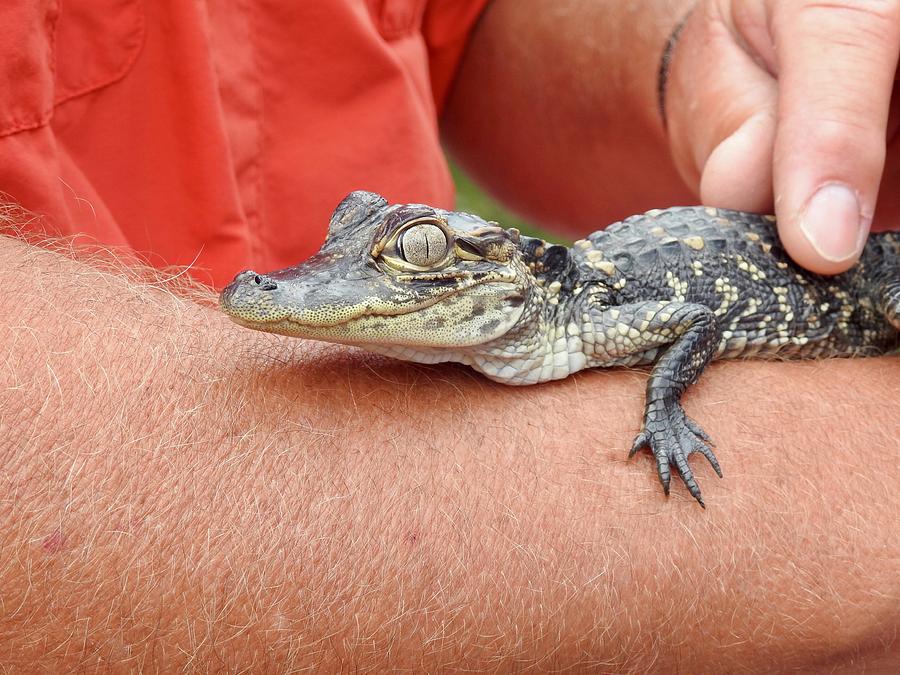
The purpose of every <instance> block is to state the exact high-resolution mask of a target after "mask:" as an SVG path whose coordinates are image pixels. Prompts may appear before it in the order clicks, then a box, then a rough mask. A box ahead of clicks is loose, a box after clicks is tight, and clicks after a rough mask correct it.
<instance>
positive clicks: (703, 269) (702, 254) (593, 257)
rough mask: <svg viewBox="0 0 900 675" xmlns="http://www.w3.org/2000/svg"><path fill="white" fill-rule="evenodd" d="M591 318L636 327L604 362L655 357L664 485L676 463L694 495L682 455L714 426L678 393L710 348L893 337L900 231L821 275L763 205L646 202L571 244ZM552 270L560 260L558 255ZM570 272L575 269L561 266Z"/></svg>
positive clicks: (874, 349) (790, 350) (790, 352)
mask: <svg viewBox="0 0 900 675" xmlns="http://www.w3.org/2000/svg"><path fill="white" fill-rule="evenodd" d="M570 262H571V264H572V265H573V266H574V268H575V269H576V270H577V279H578V280H577V284H578V285H580V286H582V287H583V292H585V293H586V294H587V295H589V297H590V307H591V320H592V322H593V325H594V327H595V330H600V331H613V332H608V333H607V334H609V335H613V334H614V330H615V329H616V328H618V329H620V330H622V331H624V329H623V323H624V325H625V326H628V327H630V328H633V329H634V330H632V331H629V336H630V337H629V338H627V339H626V340H625V344H624V345H623V344H621V343H617V344H616V345H615V349H613V350H611V351H610V350H609V349H608V348H607V347H606V346H604V349H607V351H608V352H609V356H610V358H609V359H608V360H607V362H606V363H604V364H602V365H641V364H651V363H655V366H654V368H653V371H652V373H651V376H650V379H649V381H648V385H647V404H646V410H645V416H644V425H643V428H642V430H641V433H640V434H639V435H638V437H637V439H636V440H635V443H634V446H633V448H632V454H633V453H634V452H635V451H637V450H638V449H640V448H641V447H645V446H649V447H650V448H651V449H652V451H653V453H654V454H655V456H656V458H657V464H658V470H659V475H660V479H661V481H662V483H663V486H664V487H665V489H666V492H668V489H669V480H670V466H671V465H674V466H675V467H676V469H677V470H678V472H679V473H680V474H681V476H682V478H683V479H684V481H685V483H686V484H687V486H688V488H689V490H690V492H691V494H692V495H693V496H694V497H695V498H696V499H697V500H698V501H699V502H700V503H701V504H703V501H702V499H701V497H700V490H699V488H698V487H697V484H696V481H695V480H694V477H693V474H692V472H691V469H690V467H689V465H688V463H687V457H688V455H690V454H691V453H693V452H700V453H702V454H704V455H705V456H706V457H707V458H708V459H709V460H710V462H711V463H712V464H713V467H714V468H715V469H716V472H717V473H719V466H718V462H717V461H716V459H715V457H714V455H713V454H712V452H711V450H710V449H709V438H708V437H707V436H706V434H705V433H703V431H702V430H701V429H700V428H699V427H698V426H697V425H696V423H694V422H693V421H692V420H690V419H689V418H687V417H686V416H685V414H684V411H683V410H682V408H681V405H680V403H679V399H680V397H681V394H682V393H683V392H684V391H685V389H687V387H688V386H690V385H691V384H693V383H694V382H695V381H696V380H697V379H698V377H699V376H700V374H701V372H702V371H703V368H704V367H705V366H706V364H707V363H708V362H709V361H710V360H712V359H714V358H733V357H741V356H750V355H753V356H758V355H766V354H771V355H778V356H785V357H794V358H811V357H816V356H854V355H869V354H879V353H884V352H887V351H890V350H892V349H896V348H897V347H898V346H900V333H898V330H900V237H898V236H897V234H895V233H884V234H876V235H873V236H872V237H871V238H870V241H869V243H868V245H867V247H866V249H865V252H864V253H863V256H862V258H861V260H860V261H859V263H858V264H857V265H856V266H855V267H854V268H853V269H851V270H850V271H849V272H846V273H844V274H841V275H838V276H833V277H824V276H820V275H816V274H813V273H810V272H808V271H806V270H803V269H801V268H799V267H798V266H796V265H795V264H794V263H793V262H792V261H791V260H790V258H789V257H788V255H787V253H786V252H785V251H784V249H783V248H782V247H781V245H780V244H779V242H778V239H777V236H776V233H775V227H774V220H773V219H772V218H769V217H764V216H757V215H753V214H747V213H740V212H735V211H726V210H721V209H719V210H717V209H711V208H704V207H685V208H674V209H666V210H663V211H656V212H650V213H648V214H645V215H641V216H634V217H632V218H628V219H626V220H625V221H622V222H620V223H616V224H614V225H612V226H610V227H609V228H607V229H606V230H604V231H600V232H596V233H594V234H592V235H590V237H589V238H588V239H587V240H584V241H581V242H577V243H576V244H575V246H573V248H572V249H571V260H570ZM557 269H558V271H561V272H562V271H563V270H565V267H564V266H561V265H557ZM565 276H570V273H569V272H566V274H565Z"/></svg>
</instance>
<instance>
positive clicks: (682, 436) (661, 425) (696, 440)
mask: <svg viewBox="0 0 900 675" xmlns="http://www.w3.org/2000/svg"><path fill="white" fill-rule="evenodd" d="M711 443H712V441H711V439H710V437H709V435H707V433H706V432H705V431H703V429H701V428H700V427H699V426H698V425H697V423H696V422H694V421H693V420H692V419H691V418H689V417H688V416H687V415H685V413H684V409H683V408H682V407H681V405H680V404H679V403H677V402H675V403H669V404H665V403H651V404H648V406H647V411H646V413H645V415H644V427H643V429H641V432H640V433H639V434H638V435H637V438H635V439H634V443H633V444H632V446H631V450H630V451H629V453H628V456H629V457H632V456H634V454H635V453H636V452H637V451H638V450H640V449H641V448H643V447H649V448H650V450H651V451H652V452H653V455H654V456H655V457H656V470H657V473H658V474H659V482H660V483H662V486H663V491H664V492H665V493H666V495H668V494H669V484H670V482H671V479H672V470H671V467H672V466H673V465H674V466H675V470H676V471H677V472H678V475H679V476H681V479H682V480H683V481H684V484H685V485H686V486H687V489H688V491H689V492H690V493H691V496H693V498H694V499H696V500H697V501H698V502H699V503H700V506H702V507H703V508H706V504H704V503H703V497H702V496H701V494H700V486H699V485H697V481H696V479H695V478H694V472H693V471H692V470H691V467H690V465H689V464H688V457H689V456H690V455H692V454H693V453H695V452H697V453H700V454H701V455H703V456H704V457H706V459H707V460H709V463H710V464H711V465H712V468H713V470H714V471H715V472H716V474H718V476H719V477H720V478H721V477H722V468H721V467H720V466H719V460H717V459H716V456H715V454H714V453H713V451H712V449H711V448H710V444H711Z"/></svg>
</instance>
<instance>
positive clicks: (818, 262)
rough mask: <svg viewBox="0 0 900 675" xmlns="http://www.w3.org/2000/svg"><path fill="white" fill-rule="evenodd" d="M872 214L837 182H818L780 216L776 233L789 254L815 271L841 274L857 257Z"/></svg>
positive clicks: (847, 187)
mask: <svg viewBox="0 0 900 675" xmlns="http://www.w3.org/2000/svg"><path fill="white" fill-rule="evenodd" d="M870 226H871V218H870V217H867V216H865V215H864V213H863V211H862V209H861V208H860V199H859V194H858V192H857V191H856V190H854V189H853V188H851V187H849V186H847V185H845V184H843V183H837V182H831V183H826V184H824V185H821V186H819V187H818V188H817V189H816V190H815V191H814V192H813V194H812V196H811V197H809V199H807V200H806V202H805V203H804V204H803V206H801V208H800V209H799V210H798V211H797V212H796V213H794V214H786V215H785V216H783V217H779V220H778V233H779V236H780V237H781V240H782V242H783V244H784V246H785V248H786V249H787V251H788V253H789V254H790V256H791V258H793V260H794V261H795V262H796V263H797V264H798V265H800V266H802V267H805V268H806V269H808V270H810V271H812V272H816V273H818V274H829V275H830V274H840V273H841V272H845V271H847V270H848V269H849V268H850V267H852V266H853V264H854V263H855V262H856V261H857V260H858V259H859V256H860V254H861V253H862V249H863V247H864V246H865V243H866V238H867V237H868V234H869V228H870Z"/></svg>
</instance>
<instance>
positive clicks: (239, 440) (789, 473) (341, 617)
mask: <svg viewBox="0 0 900 675" xmlns="http://www.w3.org/2000/svg"><path fill="white" fill-rule="evenodd" d="M0 280H2V287H3V288H5V289H7V292H5V293H3V294H2V295H0V322H2V323H0V341H2V344H3V353H4V355H5V357H4V361H3V362H2V364H0V397H2V399H0V411H2V415H0V424H2V425H3V432H2V434H0V439H2V440H0V461H2V463H3V467H4V468H3V471H2V473H0V477H2V480H3V482H4V487H3V489H2V493H0V494H2V496H0V606H2V608H3V611H2V613H0V661H2V662H4V663H6V664H13V665H20V664H21V665H22V666H23V667H24V665H29V666H30V667H34V666H35V665H37V666H38V667H40V666H42V665H43V666H45V667H46V668H48V669H62V668H73V667H76V666H79V665H80V666H82V667H90V666H95V665H111V666H113V667H116V666H119V667H121V666H124V667H142V666H143V667H147V666H148V665H156V666H161V667H164V668H165V669H171V668H177V667H184V666H185V665H189V664H193V665H198V664H199V665H201V666H205V665H206V664H210V663H211V664H213V665H214V666H217V667H227V668H229V669H233V670H238V669H240V668H242V667H251V666H255V667H256V668H257V669H264V668H266V667H269V668H276V667H278V668H281V669H286V668H287V667H288V666H290V665H294V666H297V667H301V666H310V665H318V666H319V667H320V668H322V669H325V670H333V669H335V667H336V664H337V663H338V661H341V662H343V664H344V665H345V666H348V667H350V666H355V667H358V668H359V669H361V670H362V669H365V668H378V667H383V666H386V665H388V664H390V665H391V666H394V667H408V668H411V669H421V670H436V669H438V668H440V667H452V666H463V665H465V666H467V667H470V668H479V667H480V668H494V669H505V668H512V667H514V666H518V667H524V666H527V665H530V664H533V663H539V664H541V665H542V666H548V667H549V666H557V667H564V666H567V665H568V666H571V665H573V664H576V663H578V664H582V665H583V666H587V665H591V666H593V667H595V668H607V669H610V670H612V669H615V668H619V669H624V668H629V667H630V668H632V669H635V670H644V669H648V668H651V667H652V665H653V664H663V663H664V664H668V665H671V664H672V663H677V664H679V666H680V667H682V668H683V669H684V670H698V671H702V670H704V669H706V670H711V669H715V668H718V669H721V668H723V667H725V666H733V667H734V668H738V667H742V668H746V669H748V670H752V669H754V668H756V669H762V668H765V666H766V665H769V666H772V665H776V664H777V665H778V666H779V667H783V668H786V667H791V666H794V665H796V666H798V667H799V666H802V665H806V666H809V665H810V664H812V665H815V664H817V663H829V664H833V663H835V662H837V663H844V664H856V665H859V664H861V663H864V662H865V661H864V660H863V659H865V658H869V659H882V660H884V659H891V658H893V659H895V660H896V658H897V653H896V650H897V648H898V644H897V643H896V638H895V637H893V636H894V635H895V633H896V630H897V627H898V624H900V616H898V613H897V606H898V602H897V600H898V595H900V587H898V581H897V574H896V561H897V559H898V556H900V543H898V542H900V537H898V536H897V525H896V518H895V514H896V513H897V512H898V507H900V502H898V500H900V497H898V493H897V491H896V489H895V486H896V485H897V484H898V480H900V474H898V471H900V468H898V464H897V462H894V461H891V454H890V453H892V452H893V451H894V450H893V446H894V444H895V443H896V438H897V437H898V436H900V427H898V422H897V420H900V414H898V413H900V409H898V397H897V390H896V388H897V385H896V383H897V382H898V381H900V380H898V375H900V361H898V360H897V359H896V358H881V359H869V360H865V359H864V360H856V361H826V362H807V363H757V362H745V363H727V364H721V365H719V364H717V365H714V366H713V367H711V368H710V369H709V371H708V372H707V373H706V374H705V375H704V377H703V379H702V380H701V382H700V384H699V385H698V386H697V387H695V388H694V389H693V390H692V391H691V393H690V394H689V395H688V397H687V398H686V401H685V405H686V408H687V409H688V412H689V413H691V414H692V415H693V416H694V417H696V418H697V419H698V420H700V421H701V422H702V423H703V425H704V427H705V428H706V429H707V431H709V432H710V434H711V435H712V436H713V437H714V438H715V439H716V440H717V442H718V445H719V457H720V459H721V461H722V464H723V468H724V471H725V479H724V480H722V481H719V480H718V479H716V478H715V477H714V476H713V474H712V471H711V469H710V468H709V467H708V466H705V465H703V463H701V462H695V468H696V469H697V472H698V474H699V475H700V477H701V479H702V480H703V481H704V490H705V493H706V494H707V497H708V499H707V501H708V505H709V508H708V509H707V511H702V510H701V509H699V508H697V507H696V505H695V504H694V503H693V500H692V499H691V498H690V497H689V495H688V494H687V493H686V491H684V490H681V489H678V490H674V491H673V495H672V496H671V497H670V498H669V499H668V500H666V499H665V498H664V497H663V496H662V494H661V491H660V489H659V485H658V483H657V481H656V478H655V474H654V467H653V465H652V462H651V461H650V460H649V459H648V458H646V457H643V458H641V457H638V458H635V459H634V460H632V461H630V462H629V461H626V460H625V452H626V450H627V447H628V444H629V442H630V440H631V438H632V437H633V435H634V433H635V431H636V429H637V427H638V426H639V424H640V414H641V402H642V398H643V389H644V382H645V378H646V375H645V374H644V373H642V372H625V371H605V372H596V371H595V372H589V373H585V374H583V375H578V376H575V377H574V378H570V379H568V380H565V381H563V382H560V383H554V384H549V385H543V386H538V387H531V388H517V389H514V388H509V387H503V386H501V385H495V384H492V383H490V382H487V381H485V380H484V379H482V378H480V377H477V376H475V375H473V374H472V373H471V372H470V371H467V370H465V369H463V368H456V367H453V366H440V367H430V368H426V367H418V366H410V365H405V364H400V363H398V362H396V361H391V360H387V359H383V358H379V357H374V356H369V355H365V354H363V353H361V352H358V351H354V350H349V349H345V348H341V347H328V346H322V345H316V344H313V343H307V342H302V341H298V340H290V339H279V338H276V337H273V336H268V335H262V334H256V333H251V332H249V331H244V330H242V329H240V328H237V327H236V326H233V325H232V324H231V323H230V322H228V321H227V320H226V319H225V318H224V317H222V316H220V315H219V314H218V313H217V312H215V311H214V310H211V309H206V308H202V307H200V306H198V305H196V304H194V303H193V302H190V301H188V300H185V299H183V298H180V297H177V296H174V295H172V294H170V293H168V292H166V291H165V290H164V289H161V288H159V286H160V284H157V286H156V287H154V286H148V285H145V284H138V283H134V282H132V281H128V280H127V279H125V278H124V277H122V276H120V275H116V274H109V273H105V272H101V271H99V270H97V269H96V268H95V267H92V266H88V265H85V264H83V263H79V262H73V261H71V260H68V259H66V258H63V257H61V256H58V255H57V254H53V253H49V252H46V251H42V250H40V249H36V248H33V247H29V246H27V245H25V244H23V243H21V242H18V241H15V240H12V239H7V238H4V239H0ZM163 286H164V285H163ZM736 379H740V381H741V383H742V386H741V387H740V391H736V389H735V387H734V386H733V384H734V381H735V380H736ZM859 382H866V386H865V388H864V389H862V388H860V387H859ZM785 401H789V402H790V403H789V405H788V404H786V403H785ZM786 411H790V412H789V413H788V412H786ZM848 412H849V413H851V414H849V415H848V414H847V413H848ZM523 413H527V414H523ZM848 419H849V420H850V421H849V422H848V421H847V420H848ZM883 662H889V661H883ZM657 667H659V666H657Z"/></svg>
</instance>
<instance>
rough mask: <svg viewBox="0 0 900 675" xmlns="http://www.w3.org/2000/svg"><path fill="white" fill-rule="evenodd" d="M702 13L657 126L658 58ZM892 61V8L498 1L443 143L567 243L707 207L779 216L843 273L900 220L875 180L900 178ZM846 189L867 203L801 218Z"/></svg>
mask: <svg viewBox="0 0 900 675" xmlns="http://www.w3.org/2000/svg"><path fill="white" fill-rule="evenodd" d="M692 7H696V8H695V9H694V11H693V12H691V13H690V18H689V19H688V20H687V22H686V23H685V25H684V29H683V30H682V31H681V34H680V38H679V40H678V42H677V45H676V47H675V49H674V52H673V59H672V61H671V64H670V68H669V70H668V75H669V77H668V83H669V85H668V87H667V93H666V105H665V108H666V117H667V120H668V127H667V128H664V126H663V120H662V117H661V116H660V114H659V110H658V97H657V94H658V92H657V82H658V71H659V63H660V56H661V54H662V51H663V45H664V44H665V43H666V39H667V37H668V36H669V35H670V34H671V33H672V31H673V29H674V27H675V26H676V25H677V24H678V23H679V22H680V21H682V20H683V19H684V17H685V16H686V15H688V12H689V10H690V9H691V8H692ZM898 50H900V3H898V2H896V0H883V1H881V0H880V1H878V2H864V3H863V2H852V1H849V0H848V1H847V2H835V3H828V4H827V6H825V5H822V3H813V2H809V3H805V2H796V3H793V2H792V3H774V2H767V1H766V0H701V1H700V2H679V1H677V0H676V1H672V2H659V3H621V2H597V3H585V2H576V1H572V2H565V3H559V4H558V5H557V6H556V9H555V10H554V11H553V12H549V11H547V8H546V5H543V4H542V3H533V2H512V1H509V0H495V2H494V3H492V5H491V6H490V8H489V9H488V10H487V12H486V13H485V16H484V17H483V20H482V22H481V24H480V26H479V28H478V30H477V31H476V32H475V34H474V36H473V38H472V42H471V45H470V49H469V53H468V56H467V58H466V60H465V62H464V63H463V66H462V68H461V69H460V74H459V76H458V78H457V83H456V89H455V92H454V95H453V96H452V97H451V99H450V104H449V106H448V109H447V114H446V116H445V130H446V136H447V139H448V141H449V143H450V145H451V147H452V149H453V150H454V152H455V154H456V155H457V156H458V157H459V158H460V159H461V160H462V161H463V163H464V164H465V166H466V167H467V168H468V169H469V170H470V171H472V173H474V174H475V175H476V176H477V177H478V178H479V179H480V180H481V181H482V182H484V183H485V184H487V185H488V186H489V187H491V188H492V189H493V190H494V191H495V192H497V194H499V195H500V196H501V197H503V198H504V199H505V200H507V201H508V202H510V203H511V204H514V205H516V206H518V207H519V209H520V210H523V211H524V212H526V213H528V214H529V215H531V216H533V217H535V218H537V219H538V220H540V221H542V222H545V223H548V224H551V225H556V226H558V227H561V228H563V229H565V228H568V231H569V232H572V233H578V234H584V233H586V232H589V231H592V230H594V229H596V227H597V225H598V223H603V222H609V221H611V220H615V219H618V218H620V217H622V216H624V215H627V214H629V213H633V212H640V211H642V210H646V209H648V208H651V207H652V208H656V207H660V206H668V205H672V204H675V203H689V202H693V201H697V200H698V199H702V201H703V202H704V203H707V204H712V205H715V206H724V207H729V208H737V209H742V210H750V211H762V212H770V211H772V210H773V209H774V212H775V213H776V215H778V219H779V231H780V235H781V237H782V240H783V241H784V243H785V245H786V247H787V248H788V250H789V252H790V253H791V255H792V256H793V257H794V259H795V260H797V261H798V262H799V263H801V264H803V265H804V266H806V267H808V268H809V269H812V270H814V271H819V272H825V273H834V272H838V271H842V270H844V269H846V268H847V267H849V265H851V264H852V263H853V262H854V261H855V259H856V257H857V255H858V252H859V249H860V248H861V246H862V243H863V242H864V234H865V232H867V231H868V227H869V223H870V221H871V220H872V217H873V215H874V217H875V221H874V226H875V228H876V229H885V228H896V227H897V226H898V225H897V223H898V221H900V206H898V204H897V203H896V202H897V200H896V197H895V193H896V190H893V189H886V190H883V191H882V197H881V200H880V201H879V207H878V211H877V213H875V200H876V196H877V195H878V186H879V181H881V182H882V184H884V185H889V186H893V185H894V184H896V180H897V171H898V168H897V167H898V151H897V136H898V134H897V131H898V125H897V119H898V118H897V116H896V115H892V116H890V117H889V115H888V112H889V109H888V105H889V102H890V100H891V95H892V89H893V84H894V79H895V70H896V64H897V52H898ZM894 107H895V108H896V103H895V104H894ZM886 137H887V141H888V142H887V145H886V144H885V138H886ZM885 155H887V164H886V165H885ZM675 167H677V169H676V168H675ZM883 168H884V169H885V170H884V175H883V177H882V169H883ZM836 184H842V185H847V186H849V188H850V192H851V193H853V195H855V197H856V202H858V203H856V202H854V200H853V199H852V197H851V198H849V199H844V198H841V197H840V194H835V193H834V191H829V193H830V194H831V196H832V199H831V200H830V201H829V203H828V204H826V205H825V206H824V207H823V208H818V209H810V210H809V211H808V212H807V211H806V206H807V203H808V201H809V200H810V198H811V195H812V193H813V192H815V191H816V190H817V189H818V188H819V187H821V186H826V185H836ZM773 194H774V199H773ZM807 213H808V214H813V215H809V216H808V217H807ZM815 214H818V216H816V215H815ZM823 214H824V219H823V218H822V216H823ZM802 225H803V227H801V226H802ZM804 228H805V229H804ZM860 228H861V229H860ZM804 232H807V233H812V234H811V235H810V236H811V237H813V238H814V239H815V241H816V244H815V245H813V244H811V243H810V242H811V239H809V238H808V237H807V235H805V234H804ZM861 235H862V236H861Z"/></svg>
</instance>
